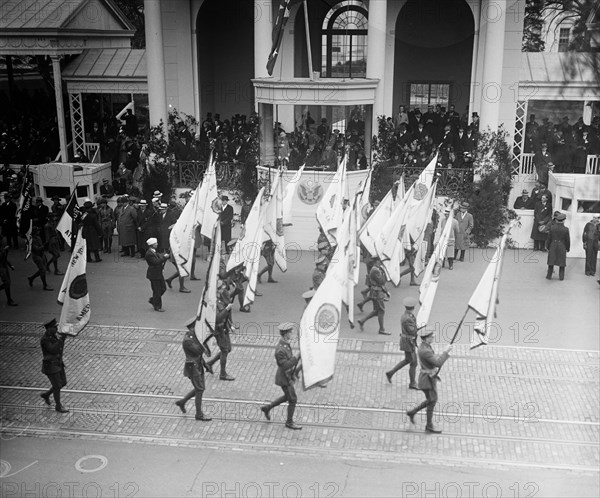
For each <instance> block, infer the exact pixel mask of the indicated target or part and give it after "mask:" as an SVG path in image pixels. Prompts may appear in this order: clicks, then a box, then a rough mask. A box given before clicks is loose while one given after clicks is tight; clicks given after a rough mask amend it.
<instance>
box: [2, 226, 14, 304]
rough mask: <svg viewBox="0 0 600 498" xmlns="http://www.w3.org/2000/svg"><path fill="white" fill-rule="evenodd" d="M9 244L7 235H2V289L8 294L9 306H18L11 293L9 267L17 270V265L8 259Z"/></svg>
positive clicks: (7, 301) (7, 302)
mask: <svg viewBox="0 0 600 498" xmlns="http://www.w3.org/2000/svg"><path fill="white" fill-rule="evenodd" d="M8 249H9V247H8V245H7V244H6V237H4V236H3V235H0V290H2V289H4V293H5V294H6V304H7V305H8V306H17V303H15V302H14V301H13V299H12V296H11V293H10V282H11V280H10V273H9V271H8V270H9V268H10V269H11V270H12V271H15V267H14V266H13V265H12V264H11V262H10V261H9V260H8Z"/></svg>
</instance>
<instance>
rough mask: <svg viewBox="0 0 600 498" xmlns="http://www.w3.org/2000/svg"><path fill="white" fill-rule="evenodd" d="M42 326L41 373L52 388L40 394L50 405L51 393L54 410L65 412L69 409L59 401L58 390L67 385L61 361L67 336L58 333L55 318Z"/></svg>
mask: <svg viewBox="0 0 600 498" xmlns="http://www.w3.org/2000/svg"><path fill="white" fill-rule="evenodd" d="M44 327H45V328H46V333H45V334H44V336H43V337H42V339H41V340H40V345H41V347H42V354H43V361H42V373H43V374H45V375H46V377H48V380H50V384H52V388H51V389H49V390H48V391H46V392H44V393H42V394H40V396H41V397H42V399H43V400H44V401H45V402H46V404H47V405H50V395H51V394H53V395H54V403H55V405H56V406H55V410H56V411H57V412H59V413H67V412H68V411H69V410H67V409H66V408H65V407H64V406H63V405H62V403H61V402H60V390H61V389H62V388H63V387H65V386H66V385H67V375H66V373H65V364H64V363H63V349H64V347H65V338H66V337H67V336H66V335H65V334H58V324H57V323H56V319H55V318H53V319H52V320H49V321H48V322H46V323H44Z"/></svg>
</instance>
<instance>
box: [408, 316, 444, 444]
mask: <svg viewBox="0 0 600 498" xmlns="http://www.w3.org/2000/svg"><path fill="white" fill-rule="evenodd" d="M419 336H420V337H421V341H422V342H421V345H420V346H419V363H420V364H421V372H420V373H419V389H421V390H422V391H423V392H424V393H425V398H426V400H425V401H423V403H421V404H420V405H419V406H417V407H415V408H413V409H412V410H409V411H407V412H406V414H407V415H408V418H409V419H410V422H411V423H412V424H414V423H415V419H414V417H415V415H416V414H417V412H419V411H421V410H422V409H423V408H427V425H426V426H425V432H431V433H433V434H441V433H442V431H441V430H438V429H436V428H435V427H434V426H433V410H434V408H435V404H436V403H437V400H438V396H437V381H438V380H439V377H438V375H437V374H438V371H439V369H440V367H441V366H442V365H443V364H444V362H445V361H446V360H447V359H448V356H449V355H450V351H452V344H448V346H446V349H445V350H444V352H443V353H442V354H435V351H434V350H433V348H432V347H431V343H432V342H433V339H434V335H433V332H431V331H428V330H426V329H424V328H423V329H421V330H420V331H419Z"/></svg>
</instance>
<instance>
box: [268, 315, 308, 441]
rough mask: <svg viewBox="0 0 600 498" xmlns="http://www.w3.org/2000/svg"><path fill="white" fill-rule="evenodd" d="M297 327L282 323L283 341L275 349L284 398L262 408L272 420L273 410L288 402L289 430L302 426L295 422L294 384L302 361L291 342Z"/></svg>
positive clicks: (287, 421)
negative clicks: (299, 363) (294, 352)
mask: <svg viewBox="0 0 600 498" xmlns="http://www.w3.org/2000/svg"><path fill="white" fill-rule="evenodd" d="M294 328H295V325H294V324H293V323H282V324H280V325H279V333H280V334H281V339H280V340H279V343H278V344H277V346H276V347H275V361H276V362H277V373H276V374H275V384H276V385H278V386H279V387H281V390H282V391H283V396H281V397H279V398H277V399H276V400H275V401H272V402H271V403H269V404H268V405H264V406H261V407H260V409H261V411H262V412H263V414H264V416H265V418H266V419H267V420H271V410H272V409H273V408H275V407H276V406H279V405H281V404H282V403H285V402H286V401H287V402H288V409H287V420H286V422H285V426H286V427H287V428H288V429H292V430H296V431H297V430H300V429H302V427H301V426H299V425H297V424H296V423H295V422H294V411H295V410H296V403H297V402H298V397H297V396H296V390H295V389H294V382H295V380H296V376H295V372H296V367H297V366H298V362H299V361H300V353H298V354H297V355H296V356H294V355H293V353H292V346H290V342H291V340H292V336H293V333H294Z"/></svg>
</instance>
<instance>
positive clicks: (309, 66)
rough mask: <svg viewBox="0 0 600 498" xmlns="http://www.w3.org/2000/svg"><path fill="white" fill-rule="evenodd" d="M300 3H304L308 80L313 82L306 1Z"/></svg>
mask: <svg viewBox="0 0 600 498" xmlns="http://www.w3.org/2000/svg"><path fill="white" fill-rule="evenodd" d="M302 3H304V29H305V31H306V50H307V53H308V76H309V78H310V80H311V81H313V80H314V77H313V61H312V50H311V48H310V30H309V27H308V6H307V4H306V0H304V1H303V2H302Z"/></svg>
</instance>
